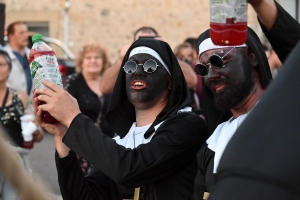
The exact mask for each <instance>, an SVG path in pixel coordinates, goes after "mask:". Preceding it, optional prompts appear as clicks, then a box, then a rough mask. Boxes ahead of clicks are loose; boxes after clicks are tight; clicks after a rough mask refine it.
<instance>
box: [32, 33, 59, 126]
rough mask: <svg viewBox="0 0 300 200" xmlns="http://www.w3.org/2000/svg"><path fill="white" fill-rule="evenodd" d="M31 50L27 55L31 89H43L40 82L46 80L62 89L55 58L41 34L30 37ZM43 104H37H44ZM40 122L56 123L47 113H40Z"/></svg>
mask: <svg viewBox="0 0 300 200" xmlns="http://www.w3.org/2000/svg"><path fill="white" fill-rule="evenodd" d="M32 42H33V45H32V48H31V51H30V54H29V63H30V71H31V77H32V82H33V88H34V89H38V88H41V87H45V86H44V85H43V84H42V80H43V79H46V80H48V81H51V82H53V83H55V84H56V85H58V86H60V87H62V79H61V75H60V72H59V68H58V63H57V58H56V55H55V53H54V51H53V50H52V48H51V47H50V46H48V45H47V44H46V43H45V42H44V41H43V36H42V35H41V34H35V35H34V36H32ZM44 103H45V102H42V101H41V102H39V104H40V105H41V104H44ZM42 120H43V121H44V122H46V123H49V124H56V123H58V121H57V120H56V119H55V118H53V117H52V116H51V115H50V114H49V113H48V112H45V111H43V112H42Z"/></svg>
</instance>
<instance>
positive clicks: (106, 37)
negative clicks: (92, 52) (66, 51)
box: [2, 0, 261, 62]
mask: <svg viewBox="0 0 300 200" xmlns="http://www.w3.org/2000/svg"><path fill="white" fill-rule="evenodd" d="M2 1H3V2H4V3H5V4H6V26H7V25H8V24H9V23H11V22H13V21H16V20H23V21H25V22H26V23H28V25H29V26H46V27H47V31H48V35H49V36H50V37H53V38H57V39H59V40H61V41H64V39H65V36H64V33H65V30H66V28H68V30H69V34H68V41H69V42H68V47H69V48H70V50H71V51H72V52H73V53H74V54H75V55H76V53H77V52H78V51H79V49H80V48H81V47H82V45H83V44H85V43H86V42H89V41H91V40H94V41H98V42H100V43H101V44H102V45H103V46H104V47H105V48H106V49H107V50H108V52H109V57H110V60H111V62H114V60H115V59H116V58H117V56H118V51H119V49H120V47H122V46H123V45H124V44H128V43H130V42H132V41H133V33H134V31H135V30H136V29H138V28H139V27H141V26H152V27H154V28H155V29H157V30H158V32H159V34H160V35H161V36H162V38H163V39H164V40H165V41H167V42H168V43H169V44H170V45H171V47H172V48H175V46H176V45H177V44H179V43H181V42H182V41H183V40H184V39H185V38H187V37H198V35H199V33H201V32H202V31H204V30H206V29H207V28H209V1H208V0H184V1H182V0H69V1H68V0H51V1H50V0H39V1H32V0H2ZM66 2H69V3H70V7H69V10H68V14H67V15H66V9H65V3H66ZM66 16H67V17H68V19H69V23H68V24H69V25H68V27H66V26H64V24H65V23H64V19H65V17H66ZM248 25H249V26H250V27H252V28H253V29H254V30H255V31H257V32H258V33H259V34H261V31H260V28H259V25H258V23H257V18H256V15H255V13H254V11H253V9H252V8H251V6H249V7H248Z"/></svg>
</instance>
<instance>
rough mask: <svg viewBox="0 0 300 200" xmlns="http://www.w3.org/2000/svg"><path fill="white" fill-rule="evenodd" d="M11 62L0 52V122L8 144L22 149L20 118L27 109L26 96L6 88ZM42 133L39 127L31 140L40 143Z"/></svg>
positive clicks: (5, 54)
mask: <svg viewBox="0 0 300 200" xmlns="http://www.w3.org/2000/svg"><path fill="white" fill-rule="evenodd" d="M11 69H12V62H11V60H10V57H9V55H8V54H7V52H5V51H3V50H0V111H1V115H0V122H1V124H2V125H3V127H4V128H5V130H6V131H7V133H8V134H9V136H10V137H11V141H10V143H11V144H12V145H16V146H19V147H22V128H21V120H20V117H21V116H23V115H24V110H25V108H27V102H28V96H27V94H25V93H24V92H22V91H17V90H14V89H12V88H9V87H8V86H7V79H8V77H9V74H10V73H11ZM43 136H44V131H43V130H42V129H41V128H40V127H39V128H38V129H37V130H36V131H35V132H34V133H33V140H34V141H35V142H40V141H41V140H42V139H43Z"/></svg>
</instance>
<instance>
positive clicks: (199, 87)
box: [184, 37, 204, 117]
mask: <svg viewBox="0 0 300 200" xmlns="http://www.w3.org/2000/svg"><path fill="white" fill-rule="evenodd" d="M184 42H185V43H189V44H190V45H191V47H192V49H193V61H192V65H191V66H192V68H193V69H194V67H195V65H196V64H197V63H198V62H199V60H198V45H197V38H193V37H189V38H187V39H185V40H184ZM195 93H196V94H197V96H198V99H199V104H200V111H199V114H201V116H202V117H204V116H203V115H202V114H203V106H202V77H201V76H197V85H196V87H195Z"/></svg>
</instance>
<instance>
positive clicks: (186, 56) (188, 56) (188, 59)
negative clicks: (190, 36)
mask: <svg viewBox="0 0 300 200" xmlns="http://www.w3.org/2000/svg"><path fill="white" fill-rule="evenodd" d="M174 54H175V56H176V57H177V58H178V60H181V61H182V62H185V63H186V64H188V65H189V66H190V68H191V69H193V68H192V63H193V48H192V46H191V45H190V44H189V43H182V44H179V45H178V46H177V47H176V48H175V49H174ZM198 81H199V80H198ZM197 85H198V83H197ZM197 85H196V86H195V87H192V88H189V90H190V94H191V107H192V110H193V112H195V113H197V114H201V108H200V99H199V96H198V95H197V93H196V87H197Z"/></svg>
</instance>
